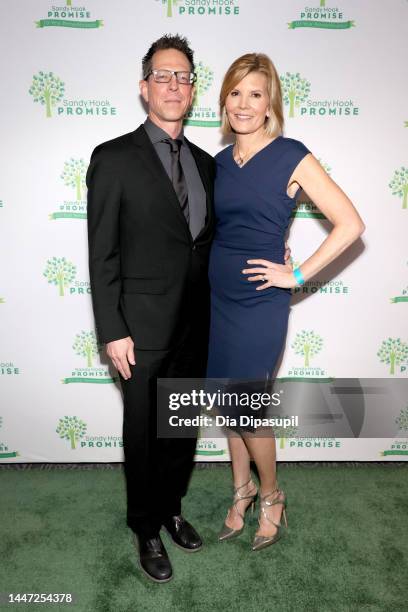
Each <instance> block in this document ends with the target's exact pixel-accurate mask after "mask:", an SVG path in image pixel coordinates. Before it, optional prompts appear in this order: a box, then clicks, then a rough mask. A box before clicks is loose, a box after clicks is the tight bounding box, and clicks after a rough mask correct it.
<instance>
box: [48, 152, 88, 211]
mask: <svg viewBox="0 0 408 612" xmlns="http://www.w3.org/2000/svg"><path fill="white" fill-rule="evenodd" d="M86 169H87V164H86V163H85V162H84V160H83V159H82V158H81V159H74V158H73V157H71V159H69V160H68V161H66V162H65V163H64V168H63V171H62V174H61V177H60V178H61V179H62V181H63V182H64V185H66V187H71V188H72V195H73V199H72V200H64V202H63V204H60V207H59V208H60V210H59V211H58V212H53V213H51V214H50V215H48V216H49V218H50V219H86V217H87V214H86V196H85V187H86V184H85V176H86Z"/></svg>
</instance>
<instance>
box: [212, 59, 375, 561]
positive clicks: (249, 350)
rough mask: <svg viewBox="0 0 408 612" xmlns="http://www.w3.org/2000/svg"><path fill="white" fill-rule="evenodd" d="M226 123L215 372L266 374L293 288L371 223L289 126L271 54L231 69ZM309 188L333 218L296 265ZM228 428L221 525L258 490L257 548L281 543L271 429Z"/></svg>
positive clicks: (224, 101) (224, 100) (225, 531)
mask: <svg viewBox="0 0 408 612" xmlns="http://www.w3.org/2000/svg"><path fill="white" fill-rule="evenodd" d="M220 105H221V111H222V120H223V131H224V133H225V134H230V133H234V134H235V144H234V145H231V146H228V147H227V148H226V149H224V150H223V151H221V152H220V153H219V154H218V155H217V156H216V158H215V159H216V162H217V176H216V183H215V212H216V219H217V226H216V234H215V238H214V242H213V246H212V251H211V257H210V269H209V276H210V284H211V327H210V344H209V360H208V368H207V377H208V378H228V379H241V380H242V379H256V380H258V381H267V380H268V379H270V378H271V377H272V375H273V373H274V370H275V367H276V363H277V360H278V358H279V355H280V353H281V351H282V348H283V345H284V341H285V336H286V331H287V323H288V314H289V303H290V298H291V288H293V287H295V286H297V285H299V284H303V283H304V281H305V279H309V278H311V277H312V276H314V275H315V274H316V273H317V272H319V271H320V270H321V269H322V268H323V267H324V266H326V265H327V264H329V263H330V262H331V261H333V260H334V259H335V258H336V257H337V256H338V255H340V253H342V252H343V251H344V250H345V249H346V248H347V247H348V246H349V245H350V244H352V243H353V242H354V241H355V240H356V239H357V238H358V237H359V236H360V234H361V233H362V232H363V230H364V224H363V222H362V220H361V218H360V216H359V215H358V213H357V211H356V210H355V208H354V206H353V204H352V203H351V202H350V200H349V199H348V198H347V196H346V195H345V194H344V193H343V191H342V190H341V189H340V188H339V187H338V186H337V185H336V184H335V183H334V182H333V181H332V179H331V178H330V177H329V176H328V175H327V174H326V172H325V171H324V170H323V168H322V167H321V166H320V164H319V162H318V161H317V160H316V159H315V158H314V157H313V155H312V154H311V153H310V151H309V149H307V147H306V146H305V145H304V144H302V143H301V142H299V141H298V140H294V139H292V138H285V137H284V136H283V135H282V132H283V110H282V96H281V88H280V81H279V77H278V75H277V72H276V69H275V67H274V65H273V64H272V62H271V60H270V59H269V58H268V57H267V56H266V55H264V54H256V53H250V54H246V55H243V56H242V57H240V58H238V59H237V60H236V61H235V62H234V63H233V64H232V65H231V67H230V68H229V69H228V71H227V74H226V75H225V77H224V81H223V85H222V88H221V94H220ZM300 188H303V189H304V190H305V191H306V192H307V193H308V195H309V196H310V197H311V199H312V200H313V201H314V202H315V203H316V205H317V206H319V208H320V210H321V211H322V212H323V213H324V214H325V216H326V217H327V218H328V219H329V220H330V221H331V222H332V224H333V229H332V231H331V232H330V234H329V236H328V237H327V238H326V239H325V240H324V241H323V243H322V244H321V245H320V247H319V248H318V249H317V250H316V251H315V253H313V254H312V255H311V256H310V257H309V258H308V259H307V260H306V261H305V262H304V263H302V265H301V266H299V267H298V268H297V269H296V270H293V269H292V266H291V265H290V264H288V263H286V261H285V234H286V231H287V228H288V224H289V220H290V217H291V212H292V209H293V207H294V206H295V200H296V195H297V192H298V190H299V189H300ZM240 433H241V435H239V436H234V437H229V439H228V444H229V450H230V455H231V460H232V472H233V479H234V499H233V504H232V506H231V508H230V509H229V510H228V513H227V518H226V520H225V523H224V525H223V527H222V530H221V532H220V534H219V540H220V541H221V540H227V539H231V538H232V537H235V536H237V535H239V534H240V533H241V532H242V530H243V528H244V515H245V511H246V509H247V508H248V507H249V505H250V504H252V506H253V503H254V501H255V498H256V496H257V493H258V490H257V486H256V485H255V483H254V482H253V480H252V478H251V472H250V458H251V457H252V458H253V460H254V461H255V463H256V466H257V470H258V474H259V479H260V490H259V493H260V515H259V528H258V531H257V533H256V534H255V539H254V542H253V546H252V550H259V549H261V548H264V547H266V546H269V545H270V544H273V543H274V542H276V541H277V540H278V539H279V537H280V535H281V522H280V521H281V515H282V513H283V517H284V519H285V521H286V514H285V505H286V498H285V494H284V492H283V491H282V490H280V489H279V488H278V484H277V481H276V447H275V438H274V437H273V436H268V437H264V436H256V435H246V433H245V432H244V431H241V432H240Z"/></svg>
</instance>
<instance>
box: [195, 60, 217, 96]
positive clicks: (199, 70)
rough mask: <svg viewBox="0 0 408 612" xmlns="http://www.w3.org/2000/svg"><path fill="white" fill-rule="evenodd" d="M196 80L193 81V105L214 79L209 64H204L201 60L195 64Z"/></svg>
mask: <svg viewBox="0 0 408 612" xmlns="http://www.w3.org/2000/svg"><path fill="white" fill-rule="evenodd" d="M196 74H197V81H196V83H195V87H196V90H195V95H194V105H196V106H198V104H199V99H200V97H201V96H202V95H204V94H205V92H206V91H208V90H209V89H210V87H211V85H212V82H213V80H214V73H213V71H212V70H211V68H209V66H204V64H203V62H199V63H198V65H197V66H196Z"/></svg>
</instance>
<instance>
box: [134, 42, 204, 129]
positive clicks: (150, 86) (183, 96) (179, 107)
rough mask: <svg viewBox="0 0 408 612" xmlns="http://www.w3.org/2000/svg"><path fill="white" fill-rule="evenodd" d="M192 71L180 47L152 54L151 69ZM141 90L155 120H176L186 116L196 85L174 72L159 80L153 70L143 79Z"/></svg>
mask: <svg viewBox="0 0 408 612" xmlns="http://www.w3.org/2000/svg"><path fill="white" fill-rule="evenodd" d="M159 69H166V70H185V71H188V72H189V71H190V70H191V67H190V63H189V61H188V59H187V57H186V56H185V55H184V53H181V51H177V49H165V50H163V51H156V53H155V54H154V55H153V57H152V70H159ZM139 85H140V93H141V94H142V96H143V98H144V100H145V102H146V103H147V104H148V106H149V116H150V118H151V119H152V120H155V119H156V121H155V122H156V123H159V124H161V123H167V122H175V121H180V120H182V119H183V117H184V115H185V114H186V112H187V111H188V109H189V108H190V106H191V103H192V101H193V97H194V86H193V85H181V84H180V83H178V82H177V79H176V77H175V75H172V78H171V80H170V81H169V83H156V81H155V80H154V78H153V75H152V74H151V75H150V76H149V77H148V79H147V81H140V83H139Z"/></svg>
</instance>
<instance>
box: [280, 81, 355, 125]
mask: <svg viewBox="0 0 408 612" xmlns="http://www.w3.org/2000/svg"><path fill="white" fill-rule="evenodd" d="M280 82H281V87H282V97H283V102H284V104H285V105H286V106H289V118H290V119H292V118H293V117H295V115H296V112H295V110H296V109H300V115H301V116H304V115H308V116H311V117H339V116H355V115H358V114H359V112H360V109H359V107H358V106H356V105H355V103H354V101H353V100H351V99H348V100H340V99H323V100H311V99H309V97H310V89H311V84H310V82H309V81H308V80H307V79H306V78H304V77H303V76H301V75H300V73H299V72H286V73H285V74H283V75H281V77H280Z"/></svg>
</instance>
